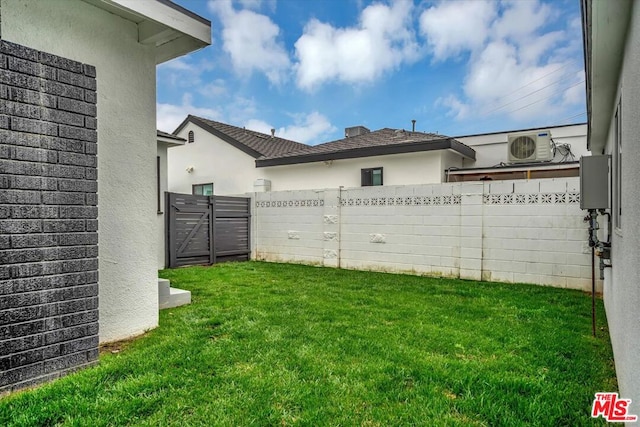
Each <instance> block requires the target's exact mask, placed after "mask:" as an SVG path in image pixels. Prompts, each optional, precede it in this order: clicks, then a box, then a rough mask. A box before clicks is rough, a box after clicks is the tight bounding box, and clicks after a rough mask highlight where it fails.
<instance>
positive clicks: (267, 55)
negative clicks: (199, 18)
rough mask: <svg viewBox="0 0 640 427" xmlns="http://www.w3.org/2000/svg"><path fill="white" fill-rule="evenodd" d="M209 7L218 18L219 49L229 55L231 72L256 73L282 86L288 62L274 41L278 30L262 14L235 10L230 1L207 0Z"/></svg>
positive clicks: (280, 44)
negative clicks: (220, 47) (220, 36)
mask: <svg viewBox="0 0 640 427" xmlns="http://www.w3.org/2000/svg"><path fill="white" fill-rule="evenodd" d="M252 3H253V2H252ZM252 6H255V5H252ZM209 8H210V9H211V11H212V12H214V13H216V14H217V15H218V16H219V17H220V20H221V22H222V25H223V30H222V41H223V49H224V50H225V51H226V52H227V53H228V54H229V55H230V57H231V62H232V64H233V67H234V69H235V70H236V71H238V72H239V73H241V74H251V73H252V72H254V71H258V72H261V73H264V74H265V75H266V76H267V78H268V79H269V81H270V82H271V83H272V84H280V83H282V82H283V80H284V78H285V77H286V73H287V70H288V69H289V67H290V65H291V62H290V60H289V55H288V54H287V52H286V50H285V48H284V46H283V44H282V43H281V42H279V41H278V37H279V36H280V27H278V25H276V24H275V23H274V22H273V21H272V20H271V19H270V18H269V17H268V16H266V15H261V14H259V13H256V12H254V11H252V10H248V9H243V10H240V11H237V10H235V9H234V7H233V5H232V3H231V0H215V1H214V0H211V1H210V2H209Z"/></svg>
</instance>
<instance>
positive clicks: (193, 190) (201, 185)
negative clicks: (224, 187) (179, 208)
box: [191, 182, 213, 196]
mask: <svg viewBox="0 0 640 427" xmlns="http://www.w3.org/2000/svg"><path fill="white" fill-rule="evenodd" d="M207 185H210V186H211V194H204V187H205V186H207ZM196 187H201V188H202V190H201V191H202V192H201V193H200V194H198V193H196ZM191 194H192V195H194V196H213V182H207V183H204V184H193V185H192V186H191Z"/></svg>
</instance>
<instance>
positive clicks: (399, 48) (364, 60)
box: [295, 0, 419, 90]
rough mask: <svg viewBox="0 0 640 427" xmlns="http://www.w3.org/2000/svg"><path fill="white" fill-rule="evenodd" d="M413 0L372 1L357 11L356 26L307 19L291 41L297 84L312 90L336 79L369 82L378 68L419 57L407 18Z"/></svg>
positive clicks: (383, 68) (378, 72) (396, 65)
mask: <svg viewBox="0 0 640 427" xmlns="http://www.w3.org/2000/svg"><path fill="white" fill-rule="evenodd" d="M412 10H413V4H412V3H411V2H409V1H406V0H401V1H397V2H395V3H393V4H392V5H391V6H387V5H384V4H379V3H376V4H372V5H369V6H367V7H366V8H365V9H364V10H363V11H362V13H361V15H360V22H359V23H358V26H357V27H350V28H335V27H333V26H331V25H329V24H326V23H323V22H320V21H318V20H317V19H312V20H311V21H309V22H308V23H307V25H306V26H305V29H304V34H303V35H302V36H301V37H300V38H299V39H298V40H297V41H296V43H295V49H296V57H297V59H298V62H297V63H296V64H295V67H296V73H297V84H298V86H299V87H300V88H302V89H306V90H312V89H314V88H315V87H317V86H318V85H320V84H322V83H324V82H326V81H332V80H337V81H341V82H347V83H361V82H371V81H373V80H375V79H376V78H378V77H380V75H382V74H383V73H384V72H387V71H389V70H392V69H394V68H397V67H398V66H399V65H400V64H402V63H404V62H412V61H414V60H416V59H418V57H419V46H418V44H417V42H416V40H415V33H414V30H413V27H412V23H411V19H412V16H411V12H412Z"/></svg>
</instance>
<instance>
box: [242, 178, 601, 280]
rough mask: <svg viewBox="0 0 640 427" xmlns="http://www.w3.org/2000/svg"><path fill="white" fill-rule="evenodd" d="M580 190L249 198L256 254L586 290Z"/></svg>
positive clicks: (496, 187)
mask: <svg viewBox="0 0 640 427" xmlns="http://www.w3.org/2000/svg"><path fill="white" fill-rule="evenodd" d="M579 185H580V184H579V179H578V178H557V179H540V180H529V181H523V180H516V181H500V182H483V183H447V184H429V185H407V186H382V187H362V188H348V189H325V190H300V191H279V192H266V193H254V194H253V206H254V207H253V212H252V214H253V217H252V222H253V224H252V251H253V252H252V256H253V258H254V259H257V260H266V261H277V262H294V263H303V264H311V265H323V266H330V267H340V268H347V269H357V270H374V271H386V272H397V273H411V274H424V275H435V276H446V277H455V278H461V279H472V280H487V281H499V282H522V283H533V284H539V285H547V286H555V287H562V288H572V289H580V290H584V291H589V290H590V289H591V250H590V248H589V247H588V244H587V237H588V231H587V224H586V223H584V222H583V217H584V214H585V213H584V212H583V211H582V210H580V193H579ZM596 274H597V270H596ZM597 285H598V287H599V288H600V287H601V283H600V281H599V280H598V283H597Z"/></svg>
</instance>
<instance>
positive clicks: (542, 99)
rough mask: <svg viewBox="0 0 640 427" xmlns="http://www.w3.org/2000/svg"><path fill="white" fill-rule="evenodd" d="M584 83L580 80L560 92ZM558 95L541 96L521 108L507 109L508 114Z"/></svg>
mask: <svg viewBox="0 0 640 427" xmlns="http://www.w3.org/2000/svg"><path fill="white" fill-rule="evenodd" d="M582 83H584V80H580V81H579V82H578V83H574V84H572V85H571V86H567V87H565V88H562V89H561V90H560V92H564V91H565V90H567V89H571V88H572V87H575V86H578V85H579V84H582ZM557 95H558V93H554V94H553V95H550V96H547V97H545V98H541V99H539V100H537V101H534V102H532V103H530V104H527V105H524V106H522V107H520V108H516V109H515V110H511V111H507V113H506V114H511V113H515V112H516V111H520V110H524V109H525V108H528V107H530V106H532V105H534V104H537V103H538V102H542V101H546V100H547V99H550V98H553V97H554V96H557Z"/></svg>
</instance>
